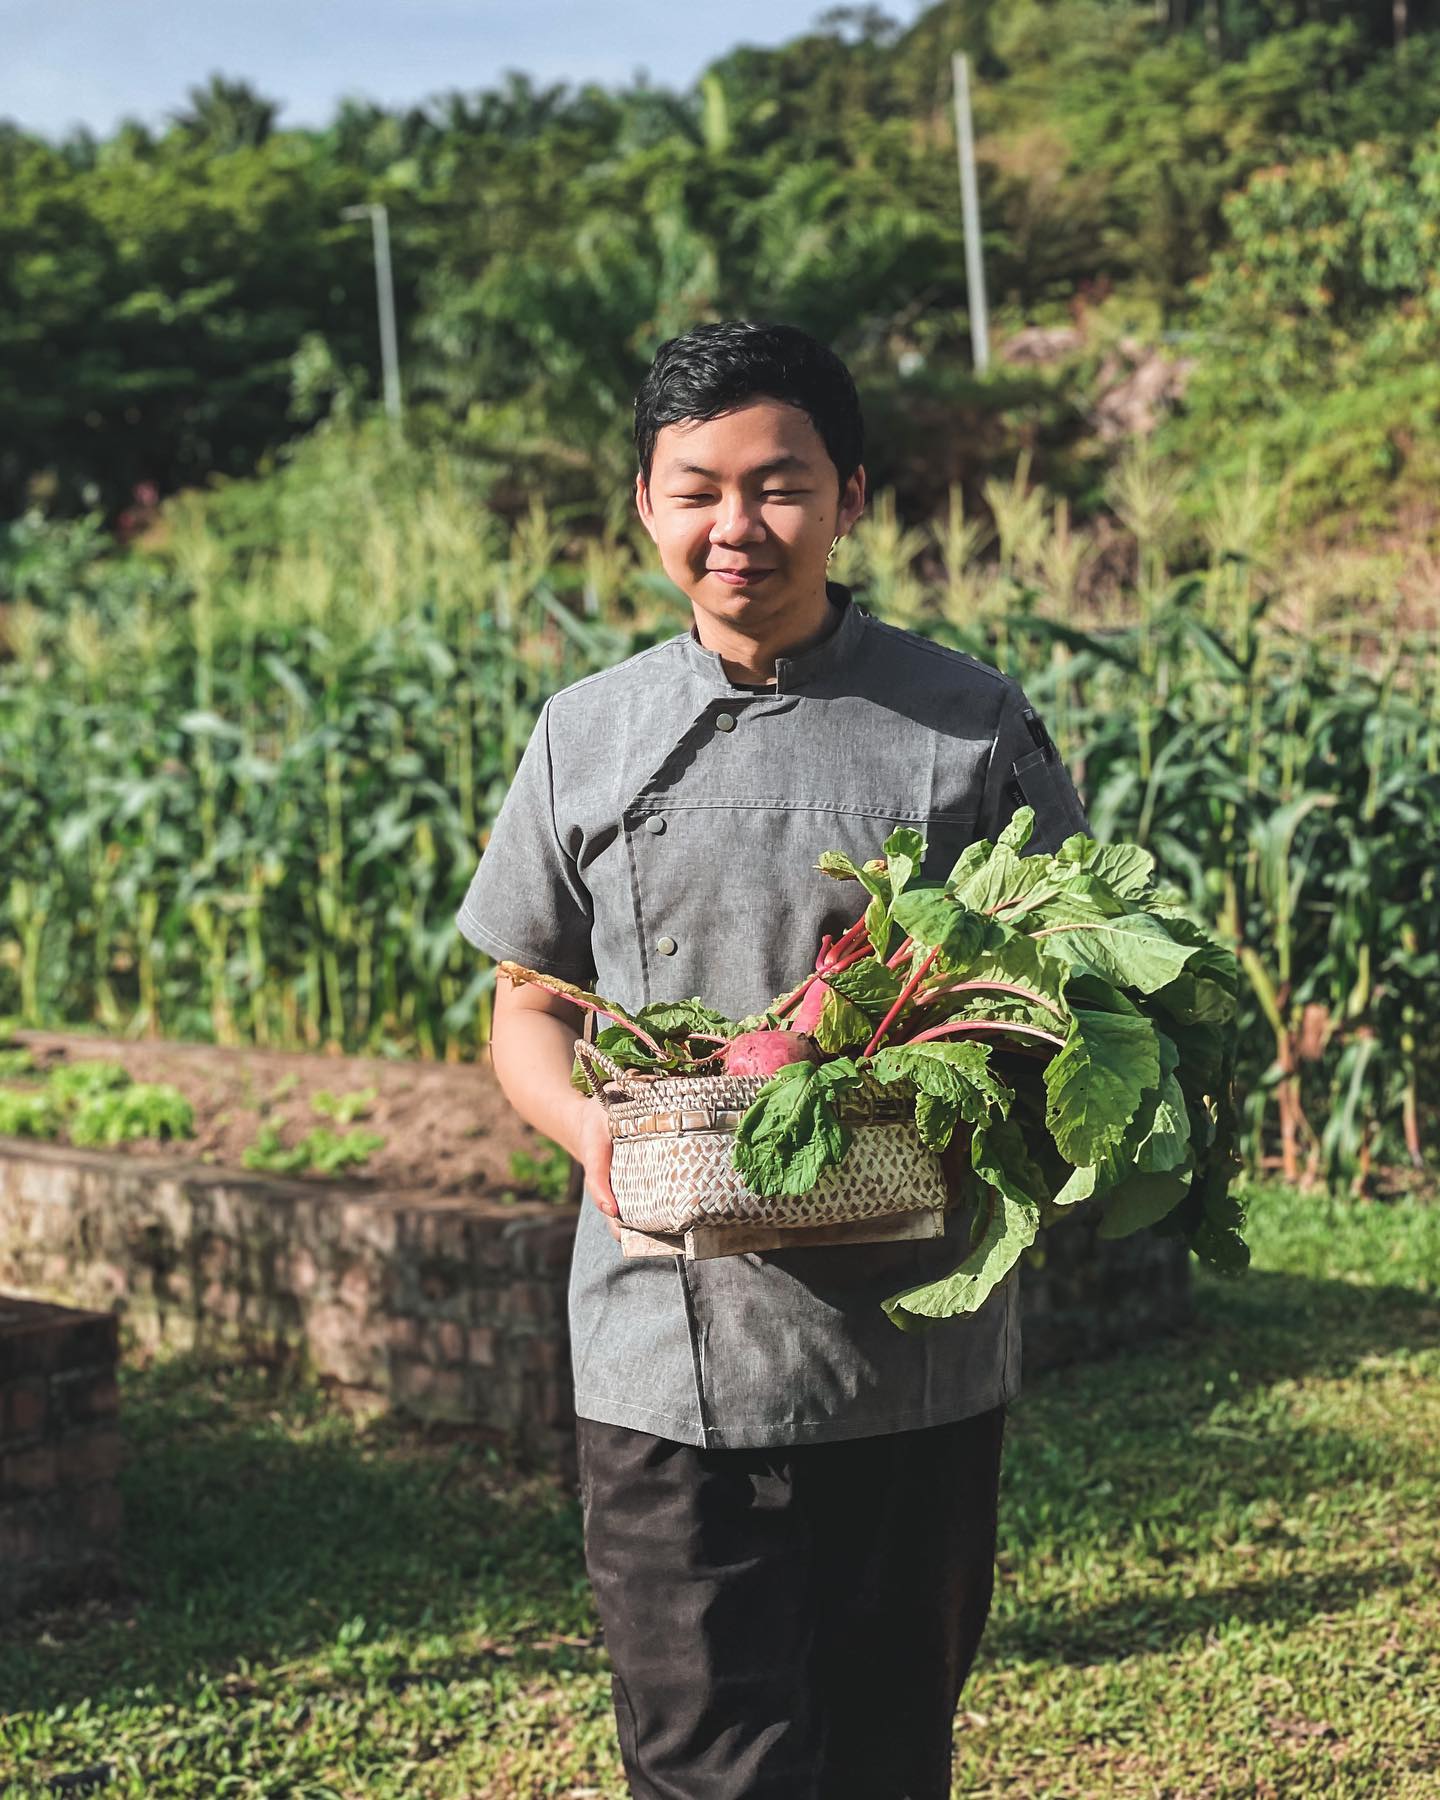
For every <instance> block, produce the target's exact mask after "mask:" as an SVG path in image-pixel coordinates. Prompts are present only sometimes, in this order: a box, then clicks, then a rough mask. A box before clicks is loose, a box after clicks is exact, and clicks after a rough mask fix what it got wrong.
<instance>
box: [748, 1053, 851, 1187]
mask: <svg viewBox="0 0 1440 1800" xmlns="http://www.w3.org/2000/svg"><path fill="white" fill-rule="evenodd" d="M858 1080H859V1074H858V1071H857V1069H856V1067H855V1064H854V1063H853V1062H852V1061H850V1059H849V1058H843V1059H840V1060H839V1061H836V1062H832V1063H824V1064H820V1063H791V1064H789V1065H788V1066H787V1067H786V1068H784V1069H782V1070H781V1071H780V1073H779V1074H778V1075H772V1076H771V1077H770V1079H769V1080H768V1081H767V1082H766V1083H765V1085H764V1087H762V1088H761V1089H760V1091H759V1092H758V1093H757V1094H756V1096H755V1098H754V1099H753V1100H752V1101H751V1103H750V1105H749V1106H748V1107H747V1108H746V1109H745V1111H744V1112H743V1113H742V1114H741V1116H740V1120H739V1123H738V1124H737V1125H736V1127H735V1141H734V1144H733V1145H732V1147H731V1152H730V1160H731V1162H732V1163H733V1164H734V1166H735V1168H736V1170H738V1172H739V1174H740V1175H741V1177H742V1178H743V1179H744V1181H745V1183H746V1185H747V1186H748V1187H749V1188H750V1189H751V1190H752V1191H753V1192H755V1193H757V1194H808V1193H809V1191H810V1190H811V1188H813V1187H814V1185H815V1183H816V1182H817V1181H818V1180H819V1179H820V1176H821V1174H822V1173H823V1172H824V1170H825V1169H826V1167H827V1166H829V1165H832V1164H837V1163H839V1162H840V1161H841V1160H842V1159H843V1157H844V1155H845V1152H846V1151H847V1150H848V1149H849V1147H850V1129H849V1127H848V1126H846V1125H843V1124H842V1123H841V1122H840V1119H839V1117H838V1115H837V1111H836V1105H835V1102H836V1099H837V1097H838V1096H839V1094H840V1093H842V1092H843V1091H844V1090H845V1089H846V1088H847V1087H852V1086H855V1085H856V1084H857V1083H858Z"/></svg>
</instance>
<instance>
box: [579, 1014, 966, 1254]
mask: <svg viewBox="0 0 1440 1800" xmlns="http://www.w3.org/2000/svg"><path fill="white" fill-rule="evenodd" d="M575 1052H576V1055H577V1056H578V1057H579V1059H580V1065H581V1068H582V1070H583V1071H584V1074H585V1077H586V1079H587V1081H588V1082H589V1084H590V1088H591V1091H592V1092H593V1093H595V1094H598V1096H599V1098H600V1101H601V1104H602V1105H603V1106H604V1107H605V1111H606V1115H607V1117H608V1119H609V1122H610V1137H611V1142H612V1145H613V1149H612V1152H611V1163H610V1185H611V1186H612V1187H613V1188H614V1190H615V1199H616V1201H617V1202H618V1204H619V1207H620V1222H621V1223H622V1224H623V1225H629V1226H632V1227H634V1228H635V1229H636V1230H639V1231H652V1232H683V1231H687V1230H689V1229H690V1228H691V1227H692V1226H696V1225H712V1226H723V1225H726V1224H733V1225H756V1224H762V1225H770V1226H795V1227H803V1226H814V1225H833V1224H841V1223H843V1222H845V1221H847V1220H854V1219H872V1218H879V1217H883V1216H885V1215H887V1214H892V1213H904V1212H919V1211H934V1210H935V1209H936V1208H937V1207H944V1206H945V1204H946V1202H947V1197H948V1196H947V1188H946V1182H945V1175H944V1171H943V1169H942V1167H941V1164H940V1158H939V1157H938V1156H937V1155H936V1154H935V1152H934V1151H933V1150H930V1149H927V1147H926V1146H925V1144H924V1143H923V1142H922V1141H921V1138H920V1134H919V1132H918V1131H917V1130H916V1128H915V1117H914V1093H913V1090H912V1089H911V1088H910V1087H909V1085H908V1084H900V1083H886V1082H880V1081H877V1080H876V1079H875V1077H874V1076H873V1075H872V1074H871V1073H870V1072H869V1071H868V1070H865V1071H862V1085H861V1087H860V1088H859V1089H858V1090H857V1091H856V1092H855V1093H854V1094H847V1095H845V1096H844V1097H843V1098H842V1099H841V1101H840V1104H839V1106H838V1108H837V1111H838V1115H839V1117H840V1119H841V1121H842V1123H844V1124H846V1125H849V1126H850V1127H851V1128H852V1135H851V1140H850V1147H849V1149H848V1150H847V1151H846V1153H845V1157H844V1160H843V1161H842V1162H841V1163H840V1164H839V1166H838V1167H835V1166H830V1167H827V1168H825V1169H824V1170H823V1171H822V1173H821V1176H820V1179H819V1180H818V1181H817V1182H816V1184H815V1186H814V1187H813V1188H811V1189H810V1190H809V1192H808V1193H805V1194H757V1193H755V1192H754V1191H753V1190H752V1189H751V1188H749V1187H747V1186H746V1184H745V1182H744V1181H743V1180H742V1178H741V1176H740V1174H739V1173H738V1171H737V1170H736V1169H735V1167H734V1165H733V1163H732V1162H731V1160H730V1153H731V1149H732V1146H733V1144H734V1139H735V1127H736V1125H737V1124H738V1123H739V1120H740V1116H741V1114H742V1113H744V1112H745V1110H746V1109H747V1108H748V1107H749V1105H750V1103H751V1101H752V1100H754V1098H755V1096H756V1095H757V1094H758V1093H759V1091H760V1089H761V1088H762V1087H764V1085H765V1080H766V1078H765V1077H764V1076H762V1075H724V1074H715V1075H650V1074H644V1073H641V1072H640V1071H637V1070H634V1069H626V1068H623V1067H622V1066H621V1065H620V1064H618V1063H617V1062H615V1061H614V1059H613V1058H611V1057H610V1056H607V1055H606V1053H605V1052H604V1051H603V1050H598V1049H596V1047H595V1045H593V1044H591V1043H589V1042H587V1041H586V1040H585V1039H584V1038H580V1039H577V1041H576V1044H575Z"/></svg>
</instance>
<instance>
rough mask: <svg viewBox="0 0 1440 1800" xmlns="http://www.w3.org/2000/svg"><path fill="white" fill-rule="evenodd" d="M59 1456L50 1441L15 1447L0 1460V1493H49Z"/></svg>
mask: <svg viewBox="0 0 1440 1800" xmlns="http://www.w3.org/2000/svg"><path fill="white" fill-rule="evenodd" d="M58 1473H59V1458H58V1457H57V1456H56V1454H55V1446H54V1445H53V1444H37V1445H36V1446H35V1448H34V1449H33V1450H14V1451H12V1452H11V1453H10V1455H9V1456H7V1457H4V1458H3V1459H0V1493H13V1494H48V1493H51V1492H53V1491H54V1487H55V1482H56V1479H57V1476H58Z"/></svg>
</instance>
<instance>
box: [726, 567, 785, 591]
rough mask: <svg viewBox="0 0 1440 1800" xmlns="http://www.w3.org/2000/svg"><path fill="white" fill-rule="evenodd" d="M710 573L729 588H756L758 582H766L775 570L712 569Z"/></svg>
mask: <svg viewBox="0 0 1440 1800" xmlns="http://www.w3.org/2000/svg"><path fill="white" fill-rule="evenodd" d="M710 573H711V574H712V575H713V576H714V577H715V579H716V580H717V581H723V582H724V583H725V585H726V586H727V587H754V586H755V585H756V583H757V582H761V581H764V579H765V577H766V576H767V575H772V574H773V573H774V570H773V569H711V570H710Z"/></svg>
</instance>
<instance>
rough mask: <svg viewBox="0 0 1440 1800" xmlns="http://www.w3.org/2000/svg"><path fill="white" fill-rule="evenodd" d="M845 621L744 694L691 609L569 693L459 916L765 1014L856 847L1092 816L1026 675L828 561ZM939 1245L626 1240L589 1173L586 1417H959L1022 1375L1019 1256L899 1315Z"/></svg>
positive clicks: (488, 932) (951, 1254)
mask: <svg viewBox="0 0 1440 1800" xmlns="http://www.w3.org/2000/svg"><path fill="white" fill-rule="evenodd" d="M826 590H827V595H828V597H829V599H830V602H831V604H832V606H833V607H834V608H835V615H834V622H833V626H832V628H831V630H830V632H829V634H828V635H827V636H826V637H824V638H823V639H821V640H820V641H819V642H818V643H816V644H814V645H812V646H810V647H809V648H808V649H804V650H801V651H800V652H799V653H798V654H797V655H794V656H780V657H777V658H776V661H775V681H774V684H773V686H769V687H765V688H755V687H746V686H743V685H741V684H739V683H737V682H734V681H732V680H731V679H730V678H729V676H728V675H727V674H726V672H725V669H724V666H723V664H722V662H721V659H720V656H719V654H718V653H717V652H716V651H714V650H709V649H707V648H706V647H705V646H704V645H703V644H702V643H701V642H700V640H699V638H698V637H697V635H696V633H695V630H694V627H693V626H692V627H691V628H690V629H689V630H688V631H685V632H680V633H677V634H676V636H674V637H672V638H668V639H667V640H666V641H665V642H664V643H661V644H657V645H654V646H653V647H652V648H650V649H648V650H642V651H640V652H639V653H638V654H637V655H635V656H632V657H629V658H627V659H626V660H625V661H624V662H621V663H618V664H616V665H615V667H613V668H610V669H605V670H602V671H601V672H600V673H598V674H595V675H588V676H585V677H584V678H583V679H581V680H579V681H575V682H572V683H571V684H570V686H569V687H566V688H562V689H561V690H560V692H558V693H556V694H554V695H552V696H551V698H550V699H549V700H548V701H546V703H545V705H544V707H543V709H542V711H541V714H540V717H539V720H538V721H537V723H536V725H535V729H534V732H533V734H532V735H531V738H530V741H529V744H528V745H527V747H526V750H525V753H524V756H523V757H522V759H521V762H520V766H519V769H518V770H517V771H516V775H515V780H514V783H513V784H512V786H511V788H510V791H509V793H508V794H507V796H506V798H505V802H504V804H503V805H502V807H501V809H500V812H499V815H498V817H497V818H496V821H495V824H494V827H493V829H492V831H491V834H490V838H489V841H488V844H487V845H486V848H485V851H484V855H483V856H482V858H481V860H480V863H479V867H478V868H477V869H476V871H475V874H474V877H473V879H472V881H471V882H470V886H469V890H468V892H467V894H466V896H465V899H464V902H463V903H462V905H461V907H460V910H459V912H458V914H457V915H456V924H457V926H458V928H459V930H460V931H461V932H462V933H463V934H464V936H465V937H466V938H467V939H468V940H469V941H470V942H471V943H472V944H474V945H476V946H477V947H478V948H479V949H481V950H483V951H485V952H486V954H487V955H489V956H492V957H495V958H497V959H500V958H506V959H509V960H511V961H514V962H518V963H523V964H525V965H526V966H527V967H529V968H533V969H537V970H542V971H545V972H547V973H551V974H555V975H560V976H563V977H564V978H565V979H566V980H569V981H574V982H578V983H580V984H582V985H584V986H587V987H590V988H592V989H594V990H595V991H598V992H599V993H600V994H602V995H605V996H608V997H609V998H611V999H613V1000H617V1001H619V1002H620V1004H621V1005H622V1006H624V1007H626V1008H627V1009H630V1010H634V1009H635V1008H638V1007H640V1006H644V1005H646V1004H647V1003H649V1002H651V1001H657V1000H682V999H688V998H690V997H691V996H698V997H699V998H700V999H701V1000H703V1001H704V1002H705V1003H706V1004H707V1005H709V1006H712V1007H715V1008H717V1009H718V1010H720V1011H721V1012H723V1013H725V1014H726V1015H727V1016H729V1017H731V1018H737V1019H738V1018H743V1017H745V1016H746V1015H747V1014H750V1013H755V1012H759V1011H761V1010H762V1009H763V1008H764V1007H765V1006H767V1005H768V1004H769V1002H770V1001H771V1000H773V999H775V998H776V997H777V996H779V995H780V994H782V993H784V992H787V991H788V990H789V989H791V988H792V987H794V985H795V984H796V983H797V982H798V981H800V980H801V979H802V977H803V976H804V974H805V973H806V971H807V970H809V969H811V968H813V967H814V962H815V957H816V955H817V953H818V951H819V947H820V940H821V938H822V936H823V935H824V934H825V933H826V932H829V933H830V934H831V935H832V936H835V935H838V933H839V932H841V931H842V930H843V929H844V928H845V927H846V926H848V925H850V924H851V923H852V922H853V921H854V920H855V919H856V918H858V917H859V915H860V913H861V912H862V911H863V909H864V906H865V903H866V900H867V898H868V896H867V895H866V894H865V893H864V892H863V890H862V889H861V888H860V886H859V884H858V883H857V882H854V881H837V880H836V879H835V878H834V877H833V876H830V875H823V874H821V873H820V872H819V871H818V870H817V869H816V867H815V864H816V861H817V859H818V857H819V856H820V853H821V852H822V851H823V850H843V851H845V852H846V853H847V854H848V855H849V856H851V857H852V858H853V859H854V860H855V861H856V862H857V863H859V862H863V861H865V860H866V859H867V858H869V857H872V856H878V855H880V854H881V846H882V845H883V843H884V840H885V838H886V836H887V835H888V834H889V833H890V831H892V830H893V829H894V828H895V827H896V826H897V825H910V826H914V827H916V828H917V829H918V830H919V831H921V832H922V833H923V834H924V836H925V838H926V840H927V841H928V845H929V850H928V853H927V856H926V859H925V863H924V866H923V870H922V873H923V874H924V875H925V876H926V877H929V878H943V877H944V875H946V874H947V873H948V872H949V869H950V867H951V865H952V864H953V863H954V861H955V859H956V857H957V856H958V855H959V854H960V852H961V851H962V850H963V849H964V848H965V846H966V845H967V844H969V843H971V842H972V841H974V840H975V839H976V838H980V837H991V838H993V837H994V836H995V835H996V834H997V833H998V832H999V831H1000V830H1001V829H1002V828H1003V826H1004V825H1005V823H1006V821H1007V820H1008V819H1009V817H1010V815H1011V813H1012V812H1013V811H1014V810H1015V808H1016V806H1017V805H1021V804H1029V805H1031V806H1033V807H1034V808H1035V812H1036V828H1035V832H1034V835H1033V837H1032V839H1031V843H1030V846H1029V848H1030V849H1031V850H1053V849H1054V848H1056V847H1057V846H1058V845H1059V844H1060V842H1061V841H1062V840H1063V839H1064V838H1065V837H1067V836H1068V835H1069V834H1070V833H1071V832H1073V831H1077V830H1086V829H1088V825H1087V821H1086V818H1085V814H1084V811H1083V810H1082V808H1081V805H1080V802H1079V799H1078V798H1077V796H1076V793H1075V789H1074V787H1073V786H1072V784H1071V781H1070V778H1069V775H1068V774H1067V773H1066V771H1065V768H1064V765H1063V763H1062V762H1061V760H1060V758H1059V756H1058V755H1057V754H1056V751H1055V747H1054V745H1053V744H1052V743H1051V741H1050V739H1049V737H1048V735H1047V734H1046V731H1045V728H1044V726H1043V724H1042V723H1041V722H1040V721H1039V719H1038V718H1037V717H1036V715H1035V714H1034V712H1033V711H1032V710H1031V709H1030V707H1029V705H1028V702H1027V700H1026V697H1025V694H1024V693H1023V691H1022V690H1021V688H1020V687H1019V686H1018V685H1017V683H1016V682H1014V681H1012V680H1011V679H1010V678H1009V677H1007V676H1005V675H1002V674H1001V673H999V671H998V670H995V669H993V668H990V667H989V666H988V665H986V664H985V663H982V662H979V661H977V660H976V659H975V658H974V657H971V656H966V655H963V654H961V653H960V652H958V651H955V650H951V649H947V648H945V647H944V646H942V645H938V644H934V643H931V642H930V641H929V640H928V639H926V638H924V637H921V636H919V635H917V634H916V633H914V632H910V631H903V630H900V629H898V628H897V627H895V626H893V625H887V624H883V623H882V622H881V621H880V620H878V619H874V618H872V617H871V616H870V615H869V614H868V613H866V612H865V611H864V609H863V608H861V607H859V606H857V605H856V604H855V602H854V600H853V598H852V596H851V594H850V591H849V590H848V589H847V588H845V587H843V586H841V585H840V584H839V583H837V582H827V584H826ZM972 1212H973V1209H972V1208H971V1207H970V1206H961V1207H956V1208H954V1209H953V1210H952V1211H951V1213H950V1214H949V1215H948V1227H947V1230H946V1233H945V1236H944V1237H943V1238H931V1239H928V1240H924V1241H914V1242H907V1243H894V1244H870V1245H864V1244H856V1245H843V1246H827V1247H819V1246H812V1247H810V1248H807V1249H794V1250H778V1251H766V1252H763V1253H758V1254H748V1255H740V1256H723V1257H716V1258H713V1259H708V1260H704V1261H699V1262H687V1261H685V1259H684V1258H683V1257H680V1256H676V1257H640V1258H626V1257H623V1256H622V1255H621V1252H620V1246H619V1244H618V1243H617V1242H616V1241H615V1239H614V1238H613V1237H612V1236H611V1234H610V1230H609V1227H608V1225H607V1223H606V1221H605V1218H604V1217H603V1216H602V1215H601V1213H600V1212H599V1211H598V1210H597V1209H596V1207H595V1206H594V1205H593V1204H592V1195H591V1192H590V1189H589V1188H588V1186H587V1188H586V1191H585V1203H584V1204H583V1205H582V1207H581V1211H580V1217H579V1220H578V1225H577V1230H576V1237H575V1246H574V1253H573V1257H572V1262H571V1270H570V1287H569V1312H570V1333H571V1355H572V1360H573V1366H574V1375H575V1405H576V1410H577V1412H579V1414H580V1415H581V1416H582V1417H584V1418H588V1419H597V1420H600V1421H602V1422H603V1423H607V1424H612V1425H626V1426H630V1427H632V1428H634V1429H637V1430H641V1431H647V1432H651V1433H654V1434H655V1435H657V1436H660V1437H665V1438H670V1439H673V1440H678V1441H679V1442H681V1443H685V1444H694V1445H699V1446H745V1445H754V1446H775V1445H786V1444H798V1443H818V1442H822V1441H826V1440H835V1439H840V1438H853V1437H868V1436H872V1435H875V1434H878V1433H882V1432H889V1431H900V1430H909V1429H913V1428H914V1427H917V1426H925V1425H939V1424H943V1423H945V1422H947V1421H949V1420H953V1419H961V1418H965V1417H968V1416H969V1415H971V1414H973V1413H977V1412H982V1411H985V1410H986V1409H987V1408H989V1407H992V1406H995V1405H998V1404H999V1403H1000V1402H1001V1401H1006V1400H1010V1399H1012V1398H1013V1397H1014V1395H1015V1394H1016V1393H1017V1392H1018V1391H1019V1385H1020V1320H1019V1295H1018V1286H1017V1280H1016V1275H1015V1273H1014V1272H1012V1274H1011V1276H1010V1277H1008V1278H1007V1279H1006V1281H1005V1282H1004V1283H1002V1284H1001V1286H1000V1287H999V1288H998V1289H997V1290H996V1292H995V1293H994V1294H992V1296H991V1297H990V1299H989V1300H988V1301H987V1302H986V1303H985V1304H984V1306H982V1307H981V1309H980V1310H979V1312H977V1313H974V1314H971V1315H965V1316H961V1317H958V1318H954V1319H947V1320H944V1321H943V1322H941V1323H939V1324H937V1325H935V1326H934V1327H933V1328H931V1329H930V1330H928V1331H924V1332H920V1333H911V1332H902V1331H901V1330H899V1329H898V1328H897V1327H896V1326H894V1325H892V1324H891V1323H890V1321H889V1320H888V1319H887V1318H886V1316H885V1314H884V1313H883V1312H882V1310H881V1305H880V1303H881V1301H882V1300H883V1299H885V1298H886V1297H887V1296H889V1295H890V1294H893V1293H895V1292H897V1291H898V1290H899V1289H901V1288H904V1287H909V1286H912V1285H914V1284H915V1283H916V1282H919V1281H923V1280H928V1279H933V1278H935V1277H937V1276H940V1275H943V1274H946V1273H948V1271H949V1270H950V1269H952V1268H953V1267H954V1266H955V1264H956V1263H957V1262H958V1261H959V1260H960V1259H961V1257H962V1256H963V1255H964V1241H963V1234H964V1233H965V1231H966V1230H967V1228H968V1226H969V1223H970V1220H971V1217H972Z"/></svg>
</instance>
